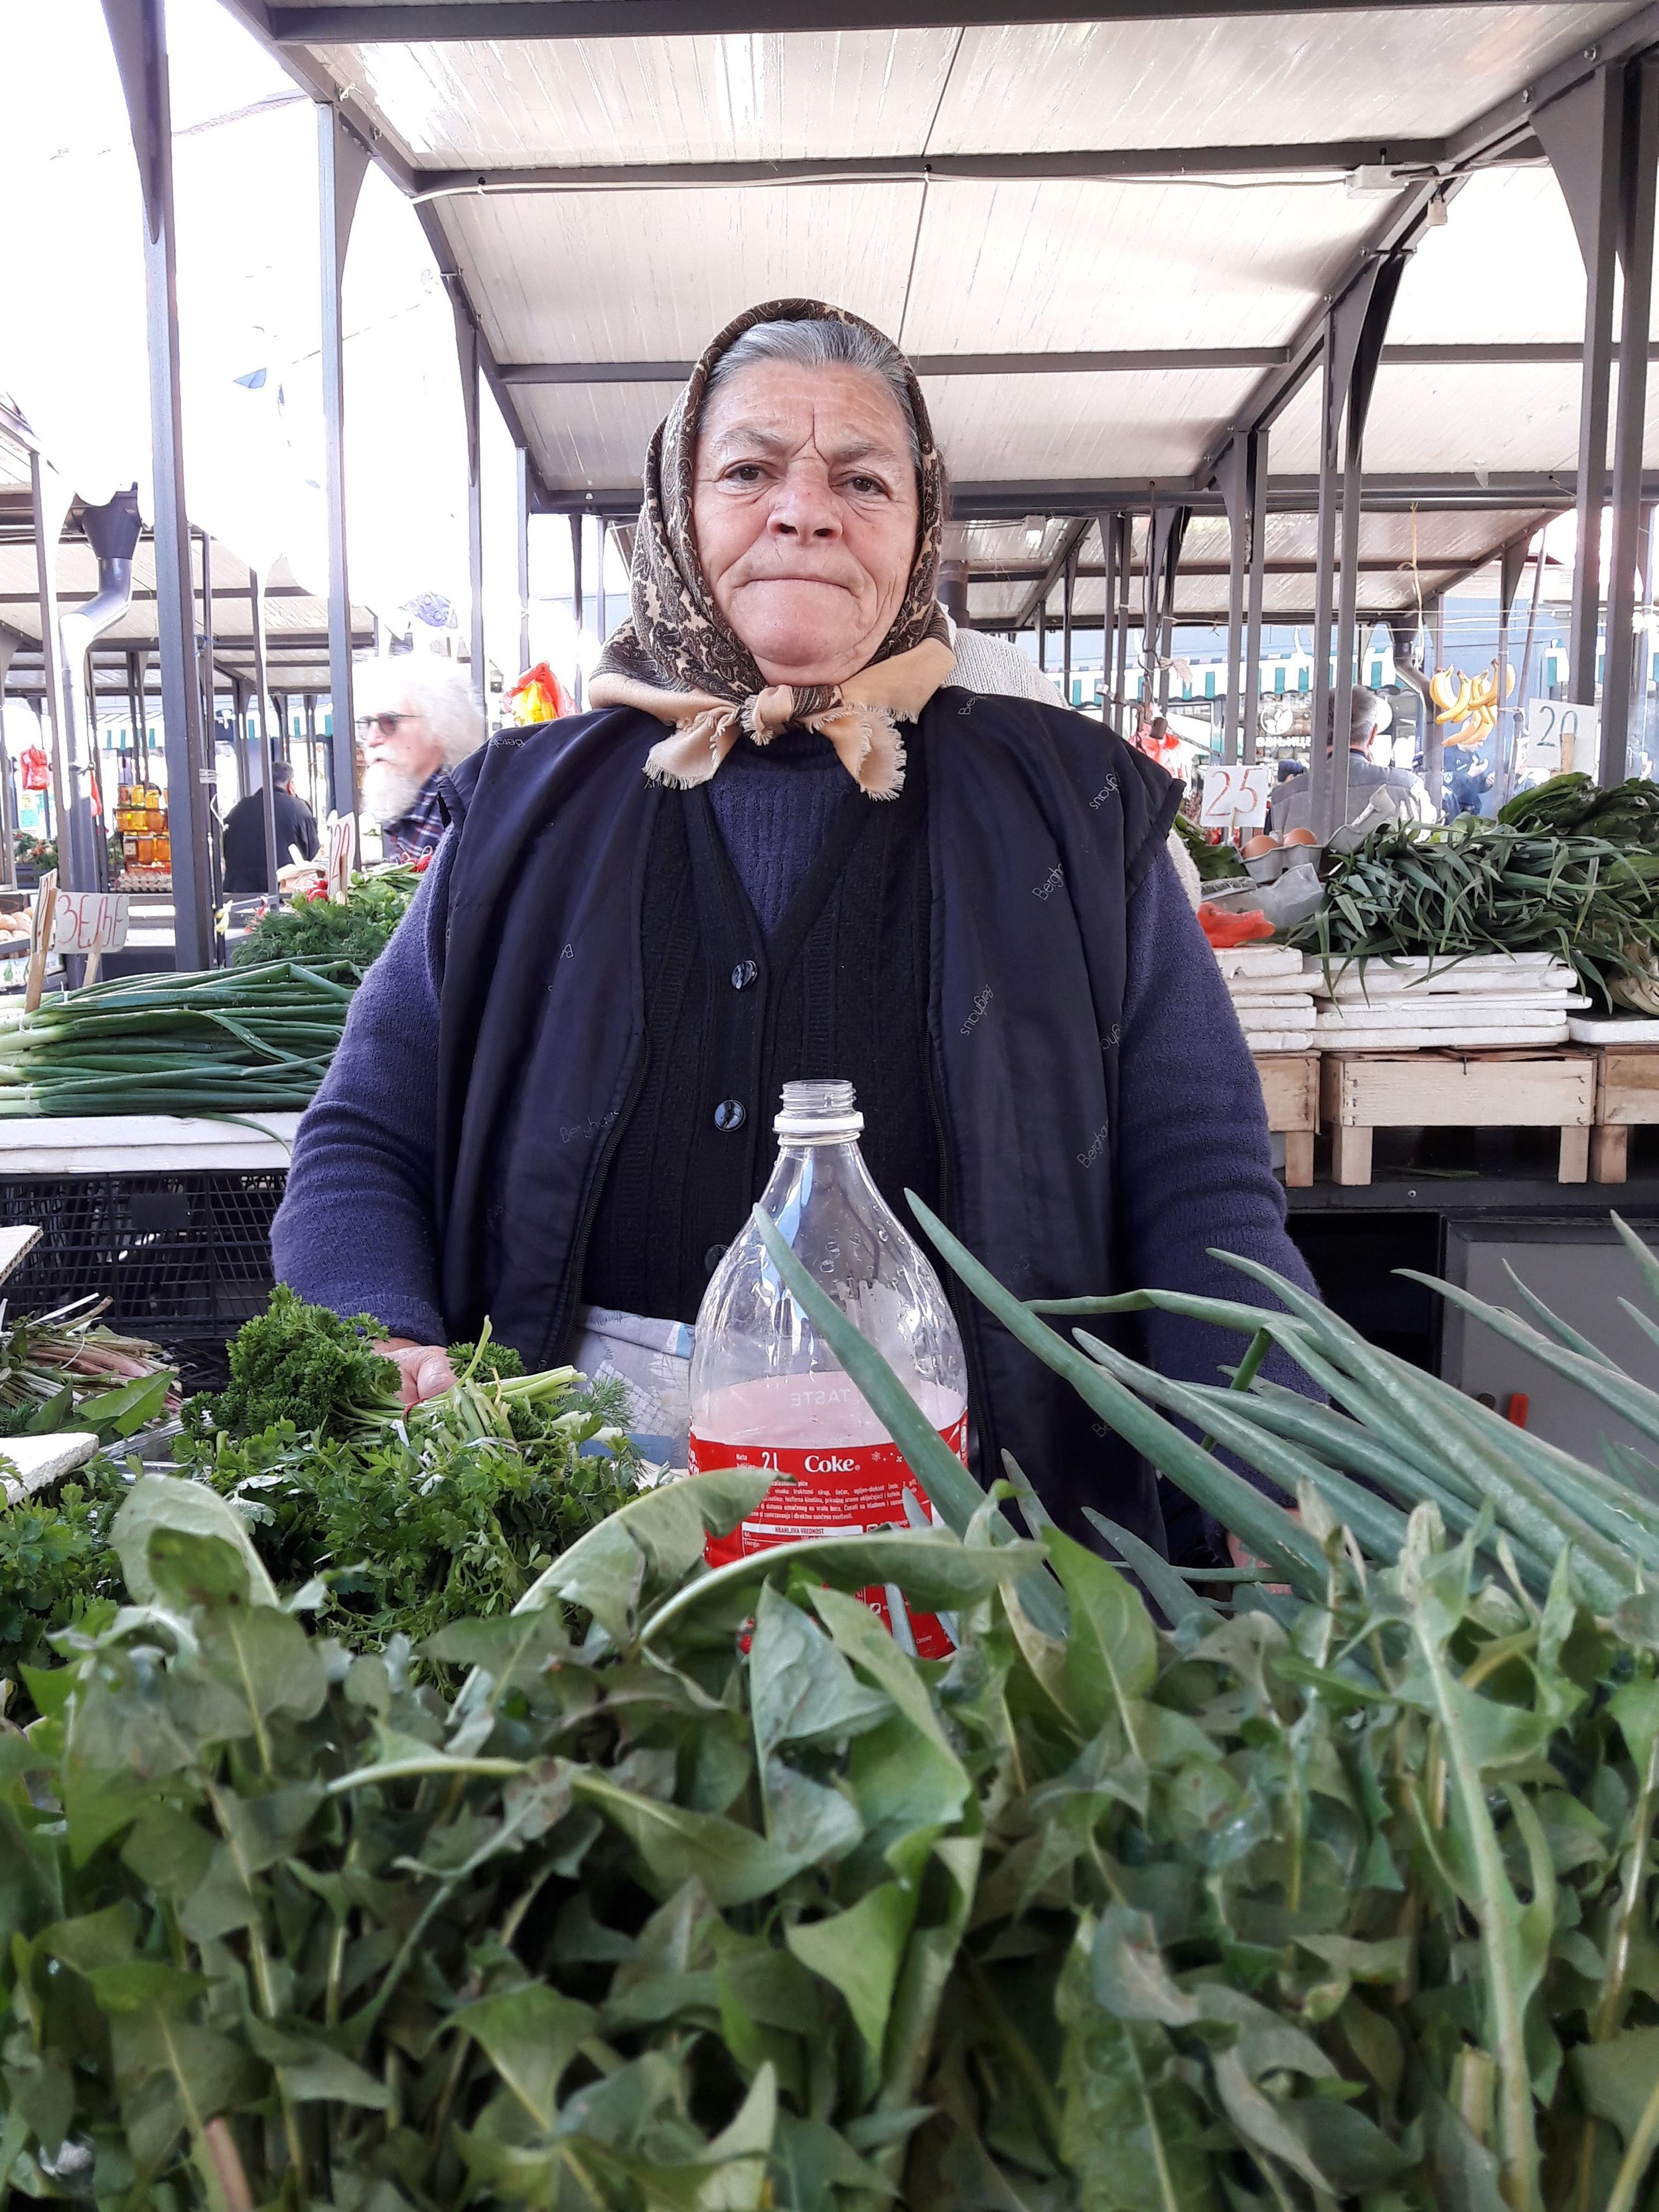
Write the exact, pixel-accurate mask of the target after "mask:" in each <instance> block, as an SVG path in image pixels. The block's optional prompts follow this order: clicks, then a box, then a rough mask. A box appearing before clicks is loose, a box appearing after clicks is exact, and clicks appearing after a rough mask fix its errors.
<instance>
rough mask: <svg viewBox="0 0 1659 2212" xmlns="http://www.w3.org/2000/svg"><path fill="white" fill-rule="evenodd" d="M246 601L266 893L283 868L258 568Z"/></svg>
mask: <svg viewBox="0 0 1659 2212" xmlns="http://www.w3.org/2000/svg"><path fill="white" fill-rule="evenodd" d="M247 589H248V600H249V603H250V605H251V606H252V611H253V697H254V702H255V704H256V705H257V707H258V712H259V815H260V819H261V821H262V823H263V824H264V833H265V889H266V890H268V891H272V892H274V891H275V890H276V871H277V869H278V867H279V866H281V865H282V860H281V856H280V855H279V854H278V853H277V850H276V776H275V775H274V774H273V772H272V771H273V769H275V766H276V747H275V746H274V745H273V744H271V742H270V703H271V702H270V681H269V679H268V678H267V676H266V673H265V594H264V577H263V576H262V575H261V574H260V573H259V571H258V569H257V568H249V570H248V572H247Z"/></svg>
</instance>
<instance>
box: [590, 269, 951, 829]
mask: <svg viewBox="0 0 1659 2212" xmlns="http://www.w3.org/2000/svg"><path fill="white" fill-rule="evenodd" d="M784 322H841V323H852V324H855V325H858V327H859V328H860V329H861V330H870V329H871V328H872V325H870V324H868V323H866V322H864V321H862V319H860V317H859V316H857V315H853V314H849V313H848V312H847V311H846V309H845V308H842V307H827V306H825V305H824V303H823V301H818V300H768V301H763V303H762V304H761V305H760V306H759V307H750V308H747V309H746V310H745V311H744V313H742V314H741V315H739V316H738V317H737V319H736V320H735V321H733V322H730V323H728V324H727V325H726V328H725V329H724V330H723V331H721V332H720V336H719V337H717V338H716V339H715V340H714V343H713V344H712V345H710V346H708V348H707V349H706V350H705V351H704V353H703V355H702V359H701V360H700V361H699V362H697V365H696V368H694V369H693V370H692V372H691V374H690V377H689V379H688V380H687V381H686V385H685V388H684V391H683V392H681V393H680V396H679V398H678V399H677V400H676V401H675V403H674V405H673V407H672V409H671V410H670V412H669V415H668V418H667V420H666V421H665V422H663V423H661V424H660V425H659V428H658V429H657V431H656V433H655V435H654V436H653V438H652V441H651V444H650V447H649V450H648V451H647V454H646V460H645V498H644V504H643V505H642V506H641V509H640V520H639V527H638V529H637V531H636V532H635V538H634V566H633V575H632V588H631V607H632V619H631V621H629V622H627V623H623V626H622V628H621V629H617V630H616V631H613V633H612V634H611V637H610V638H609V640H608V641H606V644H605V651H604V653H603V654H602V655H601V657H600V659H599V666H598V668H597V669H596V670H595V671H594V675H593V678H592V683H591V684H589V686H588V697H589V699H590V701H591V702H592V704H593V705H594V706H596V707H606V706H631V707H640V708H644V709H645V711H646V712H647V713H648V714H654V715H656V716H657V718H658V719H659V720H661V721H665V722H667V723H669V724H671V726H672V730H673V734H672V736H671V737H668V738H664V739H663V740H662V742H661V744H658V745H654V746H653V748H652V750H651V754H650V757H649V759H648V760H647V763H646V773H647V775H651V776H653V777H654V778H655V779H657V780H658V781H661V782H664V783H670V784H675V785H678V786H680V787H688V786H690V785H692V784H697V783H706V782H707V781H708V779H709V778H710V777H711V776H712V775H714V772H715V770H716V769H718V768H719V767H720V763H721V762H722V761H723V760H724V759H725V758H726V754H727V753H728V752H729V751H730V750H731V749H732V745H733V744H736V742H737V740H738V736H739V734H743V735H746V736H748V737H750V738H753V739H754V740H755V742H756V743H757V744H765V743H766V742H767V741H768V739H769V738H773V737H775V736H776V735H777V733H778V732H779V731H780V730H782V729H785V728H787V726H789V724H791V723H792V722H793V723H802V724H805V726H807V727H808V728H811V729H817V730H821V731H823V733H824V734H825V735H826V736H827V737H829V738H830V739H831V741H832V742H833V743H834V744H835V747H836V751H837V752H838V753H839V754H840V756H841V757H842V761H843V763H845V765H846V767H847V769H848V773H849V775H852V776H853V777H854V780H855V781H857V782H858V784H859V785H860V787H861V788H862V789H863V790H865V791H866V792H867V793H869V794H870V796H871V797H872V798H875V799H886V798H891V797H893V796H894V794H895V793H896V792H897V791H898V790H899V788H900V787H901V786H902V783H903V781H904V749H903V746H902V743H901V741H900V739H899V736H898V732H897V728H896V725H897V723H898V722H900V721H913V720H915V716H916V715H917V714H919V713H920V712H921V708H923V707H924V706H925V705H926V704H927V701H928V700H929V699H930V698H931V697H932V696H933V693H934V692H935V691H936V690H938V689H939V685H940V684H943V683H945V682H946V681H947V680H948V678H949V677H950V674H951V658H952V656H951V644H950V632H949V629H948V628H947V626H946V623H945V616H944V613H943V611H942V610H941V609H940V607H939V604H938V600H937V598H936V596H935V594H936V590H937V586H938V582H939V550H940V544H941V540H942V538H943V534H944V472H943V471H942V469H941V467H940V465H939V449H938V447H936V446H935V444H934V442H933V425H932V423H931V422H929V420H928V416H927V402H926V401H925V400H924V399H923V398H922V396H921V386H920V385H919V384H918V382H917V381H916V378H915V374H914V372H913V371H911V370H910V368H908V364H907V366H906V370H905V374H906V378H907V380H908V389H909V398H910V408H911V412H912V414H913V415H914V416H915V426H916V435H917V441H918V445H919V447H920V453H919V459H918V465H917V471H916V477H917V493H918V500H919V506H920V516H919V520H918V525H917V530H916V550H915V560H914V561H913V562H912V564H911V568H910V578H909V583H908V586H907V588H906V591H905V595H904V600H903V603H902V605H901V606H900V608H899V611H898V612H897V614H896V616H895V617H894V618H893V622H892V624H891V627H890V629H889V630H888V632H887V635H886V636H885V637H884V639H883V640H882V641H881V644H880V646H879V647H878V648H877V651H876V653H875V656H874V658H873V659H872V661H871V662H870V664H869V665H868V666H867V667H866V668H864V669H862V670H860V671H859V673H858V674H857V675H856V676H854V677H850V678H848V680H847V682H846V683H844V684H811V685H801V686H799V687H792V686H791V685H789V684H768V683H767V681H766V679H765V678H764V677H763V675H762V674H761V671H760V670H759V668H758V667H757V665H756V663H755V659H754V657H753V655H752V654H751V653H750V651H749V648H748V647H747V646H745V645H744V643H743V641H742V640H741V639H740V638H738V636H737V635H736V634H735V633H734V632H733V631H732V629H731V627H730V626H729V624H728V623H726V619H725V617H723V616H722V615H721V614H720V610H719V609H718V607H717V606H716V605H715V604H714V593H713V592H711V591H710V589H709V586H708V578H707V577H706V576H705V575H704V574H703V568H702V561H701V560H700V558H699V557H698V554H697V543H696V533H695V532H694V530H693V527H692V520H691V497H692V489H693V485H694V483H695V477H696V448H697V428H698V424H699V422H700V420H701V418H702V407H703V401H704V398H705V397H706V396H707V393H708V379H709V376H710V374H711V373H712V371H713V369H714V364H715V363H716V362H718V361H719V360H720V356H722V355H723V354H724V353H725V352H726V350H727V349H728V348H729V347H731V346H732V344H733V343H735V342H736V340H737V339H738V338H740V337H742V336H743V334H744V331H748V330H751V329H753V327H754V326H755V325H757V323H784ZM876 335H879V333H876Z"/></svg>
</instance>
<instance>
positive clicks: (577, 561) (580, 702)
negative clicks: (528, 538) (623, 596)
mask: <svg viewBox="0 0 1659 2212" xmlns="http://www.w3.org/2000/svg"><path fill="white" fill-rule="evenodd" d="M570 611H571V616H572V618H573V620H574V623H575V628H576V685H575V690H574V693H573V695H572V696H574V699H575V702H576V712H577V713H578V714H580V712H581V710H582V708H584V707H585V706H586V703H587V686H586V684H585V682H584V681H583V678H582V519H581V517H580V514H573V515H572V516H571V518H570Z"/></svg>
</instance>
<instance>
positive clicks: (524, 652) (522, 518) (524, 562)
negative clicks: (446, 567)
mask: <svg viewBox="0 0 1659 2212" xmlns="http://www.w3.org/2000/svg"><path fill="white" fill-rule="evenodd" d="M513 462H514V475H515V477H516V478H517V486H518V525H519V528H518V538H519V673H520V676H522V675H523V674H524V672H525V671H526V669H527V668H528V667H529V665H530V456H529V454H528V453H526V451H525V449H524V447H522V446H515V447H513Z"/></svg>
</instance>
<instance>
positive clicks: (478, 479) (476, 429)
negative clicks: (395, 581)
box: [449, 289, 489, 716]
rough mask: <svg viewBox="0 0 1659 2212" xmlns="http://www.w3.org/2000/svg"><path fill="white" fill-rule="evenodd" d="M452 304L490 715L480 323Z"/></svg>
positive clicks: (477, 645) (472, 569)
mask: <svg viewBox="0 0 1659 2212" xmlns="http://www.w3.org/2000/svg"><path fill="white" fill-rule="evenodd" d="M449 304H450V306H451V307H452V308H453V311H454V315H455V352H456V356H457V358H458V360H459V364H460V371H461V409H462V413H463V415H464V416H465V422H466V574H467V594H468V599H469V601H470V609H469V622H468V639H469V644H468V651H469V653H470V654H471V670H472V696H473V699H474V700H475V701H476V702H477V708H478V712H479V713H480V714H483V715H486V716H487V715H488V714H489V669H488V668H487V666H486V665H485V663H484V597H483V437H482V435H481V432H480V425H479V420H478V406H479V387H478V325H477V323H476V322H475V321H474V320H473V319H472V310H471V307H470V306H469V305H468V304H467V302H466V301H465V299H463V298H462V297H461V296H460V295H459V294H458V293H457V292H456V291H455V290H453V289H452V290H451V292H450V295H449Z"/></svg>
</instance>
